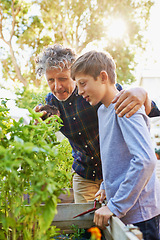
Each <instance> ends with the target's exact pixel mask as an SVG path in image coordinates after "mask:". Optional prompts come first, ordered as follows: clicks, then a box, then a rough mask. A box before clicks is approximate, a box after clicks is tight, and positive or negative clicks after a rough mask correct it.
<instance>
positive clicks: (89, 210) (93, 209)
mask: <svg viewBox="0 0 160 240" xmlns="http://www.w3.org/2000/svg"><path fill="white" fill-rule="evenodd" d="M99 199H100V196H98V198H95V199H94V207H93V208H91V209H88V210H87V211H85V212H82V213H80V214H78V215H76V216H74V217H73V218H76V217H80V216H82V215H85V214H87V213H90V212H93V211H95V210H97V208H96V204H97V202H98V201H99Z"/></svg>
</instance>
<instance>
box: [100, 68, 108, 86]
mask: <svg viewBox="0 0 160 240" xmlns="http://www.w3.org/2000/svg"><path fill="white" fill-rule="evenodd" d="M100 77H101V80H102V82H104V83H105V82H106V81H108V74H107V72H106V71H101V72H100Z"/></svg>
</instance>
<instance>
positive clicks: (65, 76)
mask: <svg viewBox="0 0 160 240" xmlns="http://www.w3.org/2000/svg"><path fill="white" fill-rule="evenodd" d="M46 78H47V82H48V86H49V88H50V90H51V92H52V93H53V94H54V95H55V97H56V98H58V100H60V101H65V100H67V98H69V96H70V95H71V94H72V92H73V90H74V89H75V81H73V79H72V78H71V77H70V69H63V71H61V70H60V69H48V70H46Z"/></svg>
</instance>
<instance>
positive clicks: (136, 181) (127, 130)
mask: <svg viewBox="0 0 160 240" xmlns="http://www.w3.org/2000/svg"><path fill="white" fill-rule="evenodd" d="M140 111H141V110H140ZM117 119H118V123H119V127H120V129H121V132H122V135H123V139H124V141H125V143H126V145H127V147H128V150H129V152H130V154H131V156H133V158H132V159H130V160H129V162H130V163H129V168H128V170H127V172H126V175H125V178H124V180H123V182H121V184H120V185H119V189H118V190H117V192H116V193H115V195H114V197H113V198H111V199H110V200H109V201H108V204H107V206H108V208H109V209H110V211H111V212H113V213H114V214H115V215H116V216H118V217H123V216H124V215H125V214H126V213H127V212H128V210H129V209H131V208H132V207H133V206H134V204H135V203H136V202H137V200H138V198H139V195H140V194H141V192H142V191H143V189H144V187H145V185H146V184H147V183H148V182H149V180H150V178H151V176H152V174H153V171H154V169H155V166H156V161H157V159H156V156H155V153H154V149H153V147H152V140H151V137H150V134H149V132H148V127H147V124H146V123H145V121H144V118H143V116H142V115H141V114H134V115H133V116H132V117H131V118H129V119H127V118H126V117H123V118H119V117H118V118H117ZM121 164H123V161H122V163H121ZM126 199H127V201H126Z"/></svg>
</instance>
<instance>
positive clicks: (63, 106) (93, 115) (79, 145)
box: [45, 84, 159, 180]
mask: <svg viewBox="0 0 160 240" xmlns="http://www.w3.org/2000/svg"><path fill="white" fill-rule="evenodd" d="M117 89H118V90H121V89H122V88H121V86H120V85H119V84H117ZM45 100H46V104H49V105H55V106H57V107H58V109H59V111H60V118H61V119H62V121H63V126H62V127H61V129H60V131H61V132H62V133H63V134H64V135H65V136H66V137H67V138H68V140H69V142H70V144H71V146H72V156H73V158H74V161H73V165H72V167H73V169H74V170H75V172H76V173H77V174H79V175H80V176H81V177H83V178H86V179H90V180H95V179H96V178H97V179H102V170H101V160H100V148H99V132H98V117H97V109H98V107H99V106H100V104H98V105H97V106H91V105H90V104H89V103H88V102H87V101H86V100H85V99H84V98H83V97H82V96H80V95H78V89H77V87H76V88H75V90H74V91H73V93H72V94H71V96H70V97H69V98H68V99H67V100H66V101H59V100H58V99H57V98H56V97H55V96H54V95H53V94H52V93H48V94H47V96H46V99H45ZM152 107H153V110H154V112H153V114H152V113H151V116H156V114H157V115H158V113H159V110H158V108H157V107H156V105H155V104H154V102H153V104H152Z"/></svg>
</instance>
